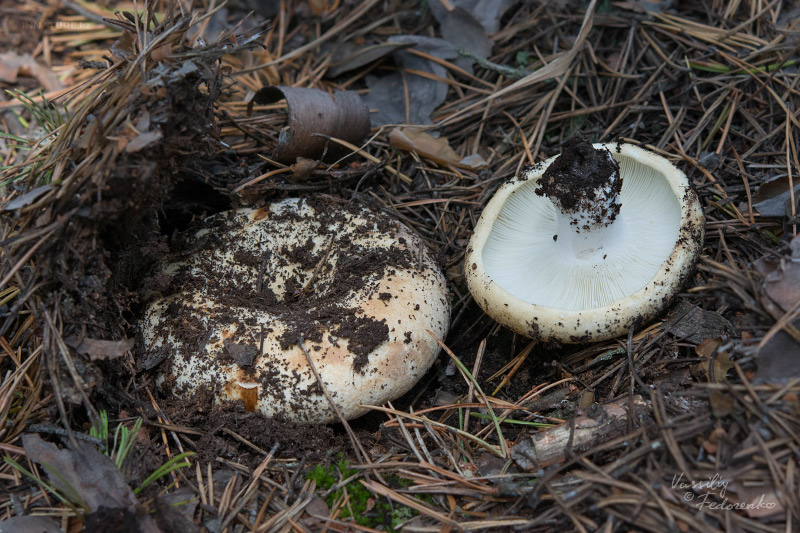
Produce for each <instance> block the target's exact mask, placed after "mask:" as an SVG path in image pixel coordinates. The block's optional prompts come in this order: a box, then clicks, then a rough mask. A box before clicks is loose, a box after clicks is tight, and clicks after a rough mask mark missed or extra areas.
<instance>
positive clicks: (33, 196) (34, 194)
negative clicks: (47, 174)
mask: <svg viewBox="0 0 800 533" xmlns="http://www.w3.org/2000/svg"><path fill="white" fill-rule="evenodd" d="M52 188H53V186H52V185H42V186H41V187H36V188H35V189H31V190H30V191H28V192H26V193H25V194H23V195H22V196H18V197H17V198H14V199H13V200H11V201H10V202H8V203H7V204H6V205H4V206H3V211H15V210H17V209H20V208H22V207H25V206H28V205H31V204H32V203H33V202H35V201H36V200H38V199H39V198H40V197H41V196H42V195H43V194H44V193H46V192H47V191H50V190H52Z"/></svg>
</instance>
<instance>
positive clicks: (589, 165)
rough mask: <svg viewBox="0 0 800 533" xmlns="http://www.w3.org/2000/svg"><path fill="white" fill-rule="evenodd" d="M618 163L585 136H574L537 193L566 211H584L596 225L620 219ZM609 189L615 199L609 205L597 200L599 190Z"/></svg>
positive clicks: (544, 175) (607, 152) (554, 162)
mask: <svg viewBox="0 0 800 533" xmlns="http://www.w3.org/2000/svg"><path fill="white" fill-rule="evenodd" d="M615 174H616V175H617V176H619V163H617V162H616V161H615V160H614V159H612V158H611V157H609V151H608V150H605V149H595V148H594V147H593V146H592V144H591V143H590V142H589V141H587V140H586V139H584V138H582V137H573V138H571V139H570V140H568V141H567V142H566V143H565V144H564V148H563V149H562V151H561V155H559V156H558V157H557V158H556V160H555V161H553V163H552V164H551V165H550V166H549V167H547V170H545V171H544V174H543V175H542V178H541V179H540V180H539V187H537V188H536V191H535V192H536V194H538V195H539V196H547V197H548V198H550V199H551V200H552V201H553V202H554V203H555V204H556V205H559V206H561V209H562V210H563V211H564V212H565V213H576V212H578V211H583V212H585V213H588V214H589V218H590V220H591V221H592V222H593V223H594V224H601V223H608V222H611V221H613V220H614V219H615V218H617V215H618V214H619V210H620V207H621V205H622V204H621V203H620V202H619V199H618V198H617V196H618V195H619V192H620V191H621V190H622V178H621V177H618V178H617V179H615V180H613V181H612V180H611V178H612V176H614V175H615ZM607 188H610V189H611V193H610V194H608V196H611V195H614V197H615V201H614V202H613V203H612V204H611V205H610V206H606V205H605V202H599V203H598V201H597V195H598V191H602V190H604V189H607Z"/></svg>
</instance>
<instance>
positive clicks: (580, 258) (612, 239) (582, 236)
mask: <svg viewBox="0 0 800 533" xmlns="http://www.w3.org/2000/svg"><path fill="white" fill-rule="evenodd" d="M555 207H556V223H557V226H556V227H557V229H558V233H557V235H558V238H557V241H556V248H557V249H558V252H559V253H560V254H561V256H562V257H563V258H564V259H567V260H570V261H571V262H573V261H574V262H580V263H583V262H592V263H594V262H597V261H602V260H604V259H606V256H608V255H609V254H612V253H613V252H614V250H615V249H616V248H618V247H619V244H620V243H622V242H624V241H625V236H626V235H627V233H628V229H627V227H626V225H625V221H624V220H623V219H622V218H621V217H614V219H613V220H609V221H605V222H603V223H600V224H590V223H589V221H590V214H589V213H586V212H583V211H578V212H565V211H562V210H561V209H560V208H559V206H558V204H556V205H555Z"/></svg>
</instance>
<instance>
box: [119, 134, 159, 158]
mask: <svg viewBox="0 0 800 533" xmlns="http://www.w3.org/2000/svg"><path fill="white" fill-rule="evenodd" d="M161 137H163V135H162V134H161V131H160V130H153V131H146V132H144V133H140V134H139V135H137V136H136V137H134V138H133V139H131V141H130V142H129V143H128V144H127V145H126V146H125V151H126V152H128V153H129V154H130V153H133V152H138V151H139V150H143V149H145V148H147V147H148V146H150V145H151V144H153V143H154V142H156V141H158V140H160V139H161Z"/></svg>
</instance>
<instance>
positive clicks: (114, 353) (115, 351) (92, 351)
mask: <svg viewBox="0 0 800 533" xmlns="http://www.w3.org/2000/svg"><path fill="white" fill-rule="evenodd" d="M134 344H135V340H134V339H132V338H131V339H122V340H120V341H106V340H100V339H90V338H89V337H85V338H84V339H83V340H82V341H81V343H80V344H79V345H78V346H77V347H76V349H77V350H78V353H79V354H81V355H88V356H89V359H91V360H92V361H105V360H108V359H116V358H117V357H122V356H123V355H125V353H126V352H128V351H129V350H130V349H131V348H133V345H134Z"/></svg>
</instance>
